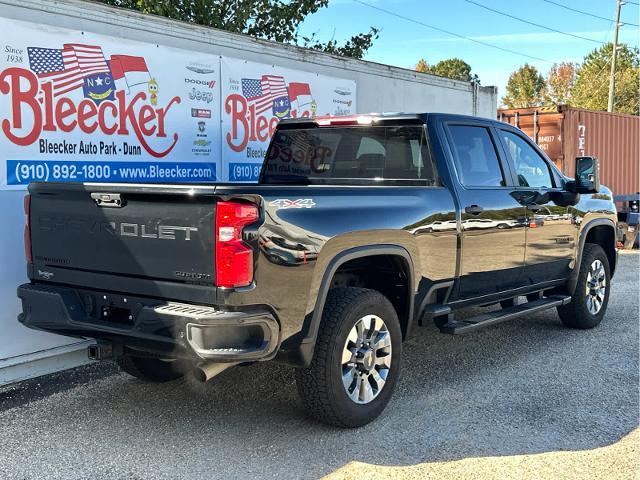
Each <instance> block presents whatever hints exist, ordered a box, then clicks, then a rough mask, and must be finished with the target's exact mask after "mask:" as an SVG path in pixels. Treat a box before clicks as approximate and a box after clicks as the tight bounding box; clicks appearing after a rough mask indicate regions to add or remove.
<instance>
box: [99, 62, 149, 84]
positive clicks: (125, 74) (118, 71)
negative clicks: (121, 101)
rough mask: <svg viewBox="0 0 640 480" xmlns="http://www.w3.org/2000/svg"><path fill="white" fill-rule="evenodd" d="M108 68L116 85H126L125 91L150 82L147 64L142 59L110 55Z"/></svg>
mask: <svg viewBox="0 0 640 480" xmlns="http://www.w3.org/2000/svg"><path fill="white" fill-rule="evenodd" d="M109 67H110V68H111V75H112V76H113V79H114V80H115V81H116V83H124V84H126V86H127V89H129V88H131V87H133V86H134V85H140V84H147V83H148V82H149V80H151V74H150V73H149V68H148V67H147V62H145V60H144V58H142V57H135V56H132V55H112V56H111V58H110V59H109Z"/></svg>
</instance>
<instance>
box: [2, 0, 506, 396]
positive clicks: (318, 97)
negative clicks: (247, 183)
mask: <svg viewBox="0 0 640 480" xmlns="http://www.w3.org/2000/svg"><path fill="white" fill-rule="evenodd" d="M0 25H1V26H2V28H3V43H2V49H3V55H4V57H2V58H0V74H1V73H2V71H5V72H6V70H7V69H10V70H11V72H14V73H12V75H17V74H16V73H15V72H17V71H25V70H33V68H40V71H39V72H36V73H40V74H44V75H52V74H53V73H55V72H49V73H47V72H45V71H43V68H44V67H43V66H42V65H40V66H38V65H36V64H38V59H37V58H35V57H37V56H38V55H39V56H41V57H46V59H47V62H45V63H47V65H45V66H46V67H47V68H49V70H51V69H52V68H53V67H55V65H54V64H55V62H56V61H57V62H62V60H61V58H62V57H61V55H64V54H70V53H69V52H72V51H75V50H77V49H80V50H84V51H85V53H86V51H87V49H89V50H90V52H93V53H92V54H94V55H95V54H96V52H98V53H99V55H100V57H102V55H103V53H104V56H105V57H104V59H102V58H101V59H100V60H101V63H100V65H102V67H105V63H104V60H108V61H109V63H108V66H107V67H105V68H108V69H109V70H110V73H109V75H110V76H108V77H107V78H108V79H109V80H113V83H115V84H116V88H118V87H117V84H118V83H119V82H120V83H121V82H125V83H126V86H127V88H129V87H131V92H135V91H136V90H135V88H138V87H136V85H140V83H139V82H138V80H136V78H138V77H140V74H141V72H142V73H145V74H146V75H149V72H152V73H154V75H155V77H154V78H153V79H152V80H158V82H157V83H156V84H155V85H154V86H153V90H151V82H148V87H149V92H148V93H149V94H152V95H151V96H150V103H151V106H154V105H155V104H154V103H153V101H154V99H155V101H156V102H157V104H158V105H157V110H158V111H161V112H162V114H163V115H164V112H166V111H168V108H169V107H168V104H167V103H165V102H166V100H167V98H168V96H181V98H182V102H178V103H174V104H170V105H172V107H171V109H172V110H171V114H172V115H174V116H173V117H172V118H175V114H176V113H178V112H180V111H182V112H184V116H183V117H181V122H182V123H181V124H179V125H177V129H176V130H172V132H170V133H174V132H176V133H175V134H174V135H164V138H160V139H155V140H158V141H159V142H161V145H166V143H167V141H169V142H170V141H171V140H172V139H174V140H175V142H177V144H176V149H175V150H174V151H173V153H172V155H173V158H171V161H174V162H178V163H179V164H180V165H182V166H183V167H184V166H185V165H187V164H188V163H189V162H191V163H195V162H203V161H208V162H210V163H214V162H215V164H216V166H217V167H219V169H218V172H219V173H221V175H215V178H216V179H217V180H220V179H222V180H223V181H236V180H238V181H240V180H246V179H249V178H251V179H254V178H255V176H256V172H258V171H259V165H260V162H261V161H262V155H263V154H264V148H257V147H255V148H254V147H253V146H251V145H249V146H248V147H247V146H246V142H245V144H243V145H242V148H239V144H238V143H235V144H232V145H230V144H229V139H231V140H234V139H235V137H233V135H232V133H234V132H235V133H237V132H236V131H240V130H241V133H243V134H244V135H245V137H249V136H251V137H257V138H258V140H260V137H264V143H266V142H267V140H268V139H267V135H265V134H264V132H265V128H263V127H264V126H265V125H266V123H265V122H267V121H268V119H265V117H264V116H259V115H250V117H251V119H247V121H246V122H245V118H244V117H242V116H241V115H240V114H238V118H237V119H236V120H235V121H236V123H234V124H232V126H235V127H238V126H239V127H238V128H235V130H232V131H231V132H230V133H229V135H227V134H225V131H224V128H227V127H228V126H229V125H230V123H229V122H228V119H227V117H225V115H227V116H228V115H229V110H231V111H232V113H233V112H236V110H234V109H232V108H231V106H232V104H230V103H228V102H226V101H225V99H228V97H227V96H223V92H222V90H223V89H224V88H226V92H227V93H228V94H230V95H232V96H234V97H236V98H237V97H238V96H240V95H244V96H248V95H249V94H248V93H247V95H245V93H246V92H245V91H244V90H245V89H247V90H256V89H259V88H260V87H261V85H262V81H264V78H265V77H267V76H268V74H271V75H272V76H271V77H269V78H271V80H273V75H274V74H275V75H278V76H279V77H280V76H281V77H287V76H289V77H290V78H291V79H293V80H291V79H289V78H287V81H288V82H289V84H288V87H287V88H288V101H290V105H291V108H292V109H293V106H294V104H295V105H301V104H302V103H303V100H304V99H305V97H308V96H309V93H310V92H309V86H311V93H312V94H313V95H314V97H315V98H309V99H308V100H309V101H308V103H307V104H308V105H310V110H312V111H314V107H316V106H317V108H318V110H319V111H318V113H331V114H339V113H341V112H347V111H348V109H353V110H354V111H355V112H358V113H367V112H383V111H439V112H449V113H460V114H467V115H477V116H482V117H488V118H495V116H496V107H497V89H496V88H495V87H484V86H483V87H481V86H479V85H476V84H472V83H469V82H462V81H458V80H452V79H449V78H443V77H437V76H434V75H429V74H424V73H419V72H416V71H413V70H409V69H402V68H397V67H392V66H389V65H382V64H378V63H373V62H366V61H362V60H356V59H350V58H343V57H337V56H335V55H329V54H327V53H324V52H317V51H313V50H308V49H303V48H299V47H295V46H291V45H283V44H278V43H275V42H270V41H264V40H259V39H255V38H252V37H248V36H246V35H240V34H234V33H229V32H225V31H222V30H217V29H212V28H205V27H202V26H198V25H193V24H188V23H184V22H177V21H173V20H169V19H166V18H161V17H156V16H152V15H143V14H141V13H138V12H133V11H130V10H124V9H117V8H114V7H110V6H107V5H103V4H99V3H93V2H83V1H77V0H56V1H53V0H0ZM343 33H344V32H343ZM101 49H102V50H101ZM63 51H64V53H62V52H63ZM32 56H33V57H34V59H32ZM65 58H66V57H65ZM56 59H57V60H56ZM31 60H34V62H33V64H32V62H31ZM145 60H146V62H145ZM132 62H133V63H135V65H133V64H132ZM9 64H11V65H9ZM51 65H53V67H52V66H51ZM5 67H6V68H5ZM32 67H33V68H32ZM116 67H117V68H116ZM3 69H4V70H3ZM53 70H55V68H53ZM116 70H117V71H116ZM147 70H148V71H147ZM229 72H231V73H232V75H231V74H229ZM158 73H160V75H162V76H161V77H159V78H156V77H157V74H158ZM129 77H130V78H129ZM279 77H278V78H279ZM33 78H34V77H33V75H27V76H26V77H25V79H32V82H33V83H34V84H35V83H36V82H37V81H36V80H33ZM261 78H262V80H260V79H261ZM299 78H302V80H300V79H299ZM271 80H270V81H271ZM90 81H93V79H92V78H91V77H88V78H87V79H86V81H85V83H84V84H83V85H82V88H83V89H85V90H86V91H85V92H84V95H85V97H87V98H84V99H83V100H81V101H82V102H84V103H83V105H84V106H87V105H89V106H91V105H90V104H91V101H92V100H91V99H95V100H96V101H95V103H99V102H100V101H102V100H104V99H108V98H109V96H110V95H111V96H113V92H110V91H109V90H107V89H106V86H108V84H107V83H100V84H97V82H96V87H95V89H94V90H90V89H89V87H92V88H93V85H90V84H89V82H90ZM137 82H138V83H137ZM300 82H305V83H300ZM332 82H335V84H333V83H332ZM25 83H26V82H23V85H24V84H25ZM6 84H7V83H6V82H5V85H6ZM17 84H18V85H19V82H18V83H17ZM158 84H159V90H158ZM12 85H16V84H15V83H14V84H12ZM105 85H106V86H105ZM220 85H222V86H223V87H222V88H221V87H220ZM225 85H226V86H225ZM316 85H318V90H317V91H315V90H314V89H315V88H316ZM98 86H102V89H99V88H98ZM60 87H62V85H60ZM279 87H282V85H279ZM12 88H13V87H12ZM25 88H26V87H25ZM283 88H284V87H282V88H281V89H283ZM212 91H213V92H214V93H212ZM294 91H295V95H294V93H293V92H294ZM30 92H31V93H30V95H31V94H33V95H35V93H34V91H32V90H30ZM80 92H81V91H80V89H78V94H80ZM317 92H319V93H317ZM27 93H29V92H27ZM234 93H235V94H237V95H233V94H234ZM117 94H121V98H122V100H123V101H124V100H125V96H126V95H128V96H129V97H130V96H132V95H133V93H130V92H128V91H127V92H124V93H123V90H117ZM256 95H257V94H256ZM294 96H295V97H296V99H295V100H294V98H293V97H294ZM129 97H127V98H129ZM16 98H18V97H16ZM119 98H120V97H119ZM260 98H262V97H260ZM2 102H4V103H2ZM105 102H108V100H105ZM323 102H324V104H323ZM47 104H48V103H47V102H46V101H45V102H43V103H42V105H43V107H42V108H44V107H46V105H47ZM327 104H328V105H330V106H331V110H324V109H325V108H327V107H326V105H327ZM12 105H15V104H11V102H10V101H9V99H8V95H7V93H6V88H5V89H3V91H2V92H0V122H6V121H7V119H6V116H7V115H8V113H7V111H8V110H9V109H10V108H12ZM29 105H31V106H34V112H37V111H38V109H39V108H40V107H39V106H38V104H37V103H36V102H31V103H28V104H27V103H25V108H27V107H28V106H29ZM105 105H108V106H109V107H110V108H111V109H112V110H114V111H115V108H116V105H113V106H110V105H109V104H108V103H105ZM187 105H188V106H189V107H190V108H189V109H187V108H186V106H187ZM233 105H235V104H233ZM91 108H93V109H94V110H95V108H96V107H95V106H92V107H91ZM145 108H146V112H147V113H148V112H150V111H156V109H154V108H152V109H151V110H149V106H146V107H145ZM256 108H257V106H254V111H255V109H256ZM50 110H51V109H50ZM273 110H274V112H275V106H274V107H273ZM100 111H101V112H103V114H104V112H107V111H108V108H104V107H102V108H100ZM257 113H260V112H257ZM351 113H353V111H352V112H351ZM274 115H275V113H274ZM45 117H46V116H45ZM46 118H47V119H49V117H46ZM127 118H128V117H127ZM24 120H26V121H32V120H33V115H31V116H29V115H26V116H24ZM125 120H127V119H125ZM129 120H130V119H129ZM249 120H250V121H251V125H253V126H254V127H255V128H252V129H251V128H248V127H247V125H248V124H249ZM254 120H255V122H254ZM74 122H75V121H74ZM3 124H4V123H3ZM14 126H15V127H16V128H18V127H19V125H17V124H16V122H14ZM225 126H226V127H225ZM49 128H51V126H49ZM84 128H85V129H86V130H90V128H87V125H85V126H84ZM108 128H110V127H107V128H106V129H105V128H104V126H100V129H101V130H103V131H106V130H107V129H108ZM153 128H155V126H154V127H153ZM76 130H77V129H76ZM119 131H121V130H119ZM124 131H126V129H124ZM247 132H250V135H249V134H248V133H247ZM18 133H20V135H23V134H24V132H18ZM50 133H51V132H47V131H44V133H43V134H42V135H41V136H40V138H39V139H38V140H40V141H34V142H33V143H32V144H30V145H28V146H26V147H23V146H21V145H18V146H16V145H13V144H11V145H8V142H7V137H6V136H5V138H2V137H0V141H4V143H5V144H6V145H8V147H7V148H2V149H0V177H3V178H2V179H0V201H1V202H2V208H0V224H1V225H2V232H3V235H2V236H0V304H2V305H3V309H2V311H1V312H0V330H1V331H2V333H3V336H2V340H0V384H2V383H7V382H12V381H15V380H18V379H21V378H26V377H29V376H35V375H38V374H42V373H46V372H49V371H52V370H56V369H62V368H67V367H69V366H71V365H75V364H77V363H78V362H80V361H83V360H84V359H86V353H84V352H83V351H81V349H82V348H83V347H86V344H84V343H78V342H80V340H79V341H78V342H73V341H70V340H69V339H68V338H67V337H57V336H54V335H49V334H45V333H43V332H36V331H34V330H28V329H26V328H24V327H23V326H22V325H20V324H19V323H18V321H17V320H16V317H17V315H18V312H19V311H20V305H19V302H18V298H17V297H16V286H17V285H19V284H20V283H23V282H24V281H26V276H25V273H26V269H25V262H24V260H23V258H22V257H23V255H22V251H23V245H22V242H23V240H22V235H23V224H24V213H23V207H22V198H23V196H24V183H26V182H27V181H28V179H27V181H24V178H22V180H20V177H21V176H22V177H23V176H24V175H23V174H31V171H32V170H33V171H34V172H35V173H36V174H38V169H40V170H42V172H44V173H46V172H47V171H48V170H47V169H48V168H49V167H52V168H51V170H52V172H53V173H54V174H55V173H56V171H55V170H54V169H53V167H55V166H56V164H55V163H54V162H58V164H60V163H61V162H66V163H65V164H64V165H63V166H64V167H65V169H66V170H64V171H62V170H61V169H60V168H59V169H58V174H60V173H61V172H62V173H64V174H65V175H66V173H68V172H70V171H71V169H70V167H72V166H76V165H84V164H82V163H81V162H80V161H81V160H82V161H85V160H86V165H88V166H91V165H94V163H95V162H97V161H101V160H104V158H102V157H100V153H99V152H98V153H97V154H96V155H95V158H82V159H81V158H78V157H73V156H71V157H69V156H67V155H66V153H65V152H61V151H55V152H53V153H51V154H49V152H48V151H47V149H48V148H49V147H50V146H51V144H50V143H47V141H50V140H57V143H56V144H54V146H55V145H67V143H68V142H69V138H68V136H64V135H65V134H64V132H62V133H61V132H54V133H56V134H57V135H59V136H58V137H57V138H51V136H49V137H48V136H47V135H49V134H50ZM0 135H4V134H0ZM71 135H75V137H74V138H73V139H72V140H73V141H75V142H76V143H81V142H84V144H85V147H86V148H87V149H89V150H90V149H92V148H97V145H99V144H100V143H101V140H102V139H101V138H100V137H99V136H98V135H99V132H98V133H92V132H72V133H71V134H69V136H71ZM132 135H133V134H132ZM159 135H160V133H159V130H158V136H159ZM207 136H208V137H207ZM232 137H233V138H232ZM243 138H244V137H243ZM126 140H127V142H129V143H136V145H137V143H138V142H137V140H136V139H132V142H130V139H129V138H126ZM64 142H67V143H64ZM162 142H164V143H162ZM14 143H15V142H14ZM25 143H26V142H25ZM105 143H106V144H107V146H108V145H109V144H110V142H105ZM253 143H254V144H255V143H257V142H253ZM258 143H259V142H258ZM209 145H211V148H209ZM214 146H215V147H216V148H213V147H214ZM9 147H10V148H9ZM39 147H40V149H39ZM143 147H144V145H143ZM147 147H148V148H151V147H152V145H147ZM27 149H30V150H27ZM109 151H114V150H113V149H109ZM140 151H141V150H140V148H139V146H138V148H137V149H136V148H134V149H132V150H127V152H130V153H133V154H134V155H133V157H132V156H130V155H128V156H127V159H126V160H127V162H126V163H130V164H136V165H135V166H136V167H137V166H138V164H140V163H142V161H141V160H142V159H140V158H135V155H136V154H138V153H139V152H140ZM143 153H144V151H143ZM153 153H154V154H158V152H153ZM16 155H21V156H20V157H17V156H16ZM90 155H91V153H90V152H89V153H88V154H87V155H86V157H90ZM203 155H210V156H209V157H205V156H203ZM239 157H244V158H242V159H240V158H239ZM16 158H19V159H23V160H24V161H25V162H31V163H23V164H22V167H23V168H22V169H18V168H17V167H16V165H17V164H18V163H17V162H18V160H16ZM225 158H238V164H237V165H239V166H240V167H243V168H237V169H234V172H235V171H236V170H237V175H236V173H234V175H236V178H233V177H232V175H231V168H230V165H231V164H232V163H231V161H229V160H225ZM123 160H125V159H123V158H119V157H118V156H116V158H114V161H118V162H120V163H125V162H124V161H123ZM147 160H150V161H151V162H153V163H155V160H156V159H155V158H150V159H147ZM165 160H166V159H165ZM35 162H40V163H37V164H36V163H35ZM91 162H94V163H91ZM180 165H179V166H180ZM244 167H250V168H244ZM20 170H24V171H20ZM76 170H77V169H76ZM172 170H174V171H177V169H175V168H174V169H172ZM193 170H200V169H196V168H194V169H193ZM201 170H203V171H204V170H208V169H201ZM93 171H94V172H98V170H97V169H95V168H94V170H93ZM99 172H101V173H104V172H105V169H101V170H100V171H99ZM218 172H216V173H218ZM96 174H97V173H96ZM163 178H164V181H167V180H166V177H163ZM9 180H11V181H9ZM96 180H98V179H96ZM9 339H10V340H9Z"/></svg>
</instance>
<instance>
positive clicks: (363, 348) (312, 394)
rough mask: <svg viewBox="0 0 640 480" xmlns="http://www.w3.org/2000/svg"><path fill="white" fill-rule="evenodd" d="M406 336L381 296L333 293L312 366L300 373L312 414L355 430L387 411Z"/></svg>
mask: <svg viewBox="0 0 640 480" xmlns="http://www.w3.org/2000/svg"><path fill="white" fill-rule="evenodd" d="M401 354H402V331H401V328H400V322H399V320H398V315H397V314H396V311H395V309H394V308H393V306H392V305H391V303H390V302H389V300H388V299H387V298H386V297H385V296H384V295H382V294H381V293H379V292H377V291H374V290H368V289H364V288H351V287H349V288H335V289H332V290H331V291H330V292H329V295H328V297H327V301H326V303H325V308H324V312H323V315H322V322H321V324H320V329H319V331H318V337H317V341H316V348H315V353H314V357H313V360H312V362H311V365H310V366H309V367H308V368H300V369H298V370H297V371H296V384H297V386H298V392H299V393H300V396H301V398H302V401H303V404H304V406H305V408H306V409H307V411H308V413H309V414H310V415H311V416H313V417H314V418H316V419H317V420H320V421H322V422H324V423H328V424H330V425H335V426H339V427H346V428H353V427H360V426H362V425H365V424H367V423H369V422H371V421H372V420H374V419H375V418H376V417H377V416H378V415H380V413H381V412H382V410H384V408H385V407H386V405H387V404H388V403H389V400H390V399H391V395H392V393H393V390H394V388H395V385H396V383H397V382H398V379H399V377H400V362H401Z"/></svg>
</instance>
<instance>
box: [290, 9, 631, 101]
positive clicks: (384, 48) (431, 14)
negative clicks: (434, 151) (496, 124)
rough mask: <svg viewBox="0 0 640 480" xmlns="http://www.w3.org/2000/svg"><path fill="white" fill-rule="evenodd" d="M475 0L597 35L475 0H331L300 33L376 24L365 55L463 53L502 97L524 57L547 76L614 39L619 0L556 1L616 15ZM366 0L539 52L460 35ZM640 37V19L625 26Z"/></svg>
mask: <svg viewBox="0 0 640 480" xmlns="http://www.w3.org/2000/svg"><path fill="white" fill-rule="evenodd" d="M471 1H473V2H475V3H478V4H481V5H484V6H487V7H490V8H492V9H494V10H499V11H501V12H505V13H508V14H510V15H513V16H516V17H520V18H523V19H526V20H528V21H530V22H534V23H537V24H540V25H543V26H545V27H549V28H552V29H554V30H559V31H561V32H565V33H569V34H573V35H577V36H579V37H586V38H589V39H592V40H595V42H592V41H588V40H583V39H580V38H575V37H572V36H567V35H563V34H561V33H554V32H551V31H548V30H545V29H543V28H540V27H538V26H534V25H528V24H525V23H523V22H520V21H518V20H516V19H513V18H507V17H505V16H502V15H500V14H497V13H494V12H491V11H487V10H486V9H483V8H482V7H480V6H478V5H474V4H473V3H470V2H469V1H467V0H443V1H437V0H357V1H356V0H329V6H328V7H327V8H323V9H321V10H320V11H318V12H317V13H315V14H313V15H310V16H309V17H307V19H305V21H304V23H303V24H302V26H301V29H300V33H301V34H303V35H307V36H308V35H310V34H312V33H315V34H316V36H317V37H318V39H320V40H323V41H326V40H329V39H331V38H335V39H336V40H338V41H340V42H341V43H342V42H343V41H344V40H347V39H348V38H350V37H351V35H353V34H356V33H361V32H367V31H368V30H369V27H372V26H373V27H376V28H379V29H381V33H380V38H378V39H377V40H376V41H375V42H374V44H373V46H372V47H371V49H370V50H369V51H368V52H367V53H366V55H365V57H364V59H365V60H370V61H373V62H379V63H384V64H389V65H395V66H399V67H404V68H414V66H415V64H416V63H417V62H418V60H419V59H420V58H424V59H425V60H426V61H427V63H429V64H431V65H432V64H435V63H437V62H438V61H440V60H444V59H447V58H452V57H458V58H461V59H463V60H464V61H465V62H467V63H468V64H470V65H471V68H472V72H473V73H476V74H478V76H479V77H480V81H481V84H482V85H494V86H497V87H498V95H499V98H502V96H503V95H504V94H505V86H506V84H507V80H508V78H509V74H510V73H511V72H512V71H514V70H516V69H517V68H519V67H520V66H522V65H523V64H524V63H529V64H531V65H535V67H536V68H538V70H539V71H540V72H541V73H542V74H543V75H545V76H546V73H547V72H548V71H549V68H550V67H551V66H552V65H553V63H554V62H562V61H570V62H580V61H581V60H582V59H583V58H584V56H585V55H586V54H587V53H589V52H590V51H592V50H593V49H595V48H598V46H599V44H598V43H597V42H609V41H613V33H614V22H613V20H612V19H613V18H614V15H615V8H616V2H615V0H553V2H555V3H559V4H562V5H565V6H567V7H570V8H574V9H577V10H582V11H585V12H589V13H592V14H594V15H598V16H601V17H605V18H607V19H611V20H610V21H609V20H603V19H599V18H594V17H591V16H587V15H583V14H580V13H576V12H572V11H569V10H566V9H564V8H561V7H559V6H557V5H554V4H553V3H551V2H546V1H544V0H520V1H518V0H471ZM633 1H635V2H636V3H638V2H637V0H633ZM358 2H363V3H368V4H370V5H372V6H373V7H378V8H381V9H384V10H388V11H390V12H393V13H396V14H398V15H401V16H404V17H409V18H412V19H413V20H415V21H417V22H421V23H425V24H429V25H432V26H434V27H438V28H441V29H444V30H448V31H451V32H454V33H457V34H460V35H463V36H466V37H471V38H473V39H475V40H479V41H481V42H485V43H490V44H494V45H497V46H499V47H501V48H505V49H508V50H513V51H516V52H519V53H521V54H523V55H529V56H531V57H537V58H538V59H533V58H529V57H526V56H523V55H518V54H515V53H509V52H505V51H501V50H497V49H494V48H491V47H487V46H484V45H479V44H477V43H474V42H472V41H469V40H466V39H462V38H456V37H454V36H452V35H449V34H446V33H443V32H439V31H436V30H433V29H431V28H427V27H425V26H423V25H419V24H416V23H413V22H411V21H408V20H404V19H401V18H397V17H394V16H393V15H390V14H389V13H385V12H382V11H379V10H376V9H374V8H371V7H369V6H366V5H363V4H362V3H358ZM621 21H622V22H629V23H634V24H636V25H637V24H640V6H638V5H637V4H632V3H628V2H627V3H626V4H624V5H623V6H622V10H621ZM639 37H640V30H639V28H638V27H637V26H632V25H623V26H622V27H621V28H620V34H619V42H624V43H627V44H629V45H634V46H638V45H639Z"/></svg>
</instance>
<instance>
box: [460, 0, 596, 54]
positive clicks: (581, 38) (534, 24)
mask: <svg viewBox="0 0 640 480" xmlns="http://www.w3.org/2000/svg"><path fill="white" fill-rule="evenodd" d="M464 1H465V2H467V3H471V4H473V5H476V6H478V7H480V8H484V9H485V10H489V11H490V12H493V13H497V14H498V15H503V16H505V17H509V18H513V19H514V20H518V21H520V22H523V23H527V24H529V25H533V26H535V27H539V28H544V29H545V30H549V31H550V32H555V33H560V34H561V35H566V36H568V37H574V38H579V39H580V40H586V41H588V42H593V43H597V44H602V42H600V41H598V40H594V39H593V38H587V37H581V36H580V35H575V34H573V33H568V32H563V31H561V30H556V29H555V28H550V27H546V26H544V25H540V24H539V23H535V22H530V21H529V20H525V19H524V18H520V17H516V16H514V15H511V14H509V13H506V12H501V11H500V10H495V9H493V8H490V7H487V6H486V5H482V4H481V3H477V2H474V1H473V0H464Z"/></svg>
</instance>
